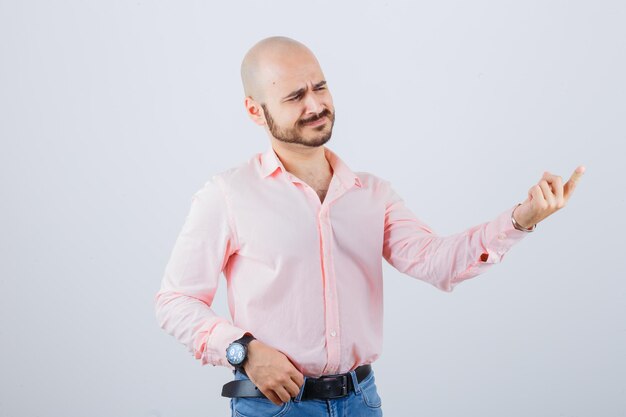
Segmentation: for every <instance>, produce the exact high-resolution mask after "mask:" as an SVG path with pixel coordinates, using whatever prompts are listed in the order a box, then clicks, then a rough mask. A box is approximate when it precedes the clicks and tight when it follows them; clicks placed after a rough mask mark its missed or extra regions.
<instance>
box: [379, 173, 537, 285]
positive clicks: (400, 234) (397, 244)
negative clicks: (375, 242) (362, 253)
mask: <svg viewBox="0 0 626 417" xmlns="http://www.w3.org/2000/svg"><path fill="white" fill-rule="evenodd" d="M385 195H386V210H385V229H384V242H383V257H384V258H385V259H386V260H387V262H389V263H390V264H391V265H392V266H393V267H394V268H396V269H397V270H398V271H400V272H403V273H406V274H408V275H410V276H412V277H414V278H417V279H420V280H423V281H426V282H428V283H430V284H432V285H434V286H435V287H437V288H439V289H441V290H443V291H448V292H449V291H452V290H453V289H454V287H455V286H456V285H457V284H458V283H460V282H461V281H464V280H466V279H468V278H473V277H475V276H476V275H478V274H480V273H482V272H485V271H486V270H487V269H488V268H490V267H491V266H492V265H493V264H495V263H499V262H500V261H501V260H502V259H503V258H504V255H505V254H506V253H507V251H508V250H509V249H510V248H511V247H512V246H513V245H514V244H515V243H517V242H519V241H520V240H521V239H523V238H524V237H525V236H526V235H527V234H528V232H523V231H521V230H517V229H515V228H514V227H513V224H512V222H511V214H512V212H513V209H514V208H515V206H513V207H511V208H509V209H507V210H505V211H504V212H503V213H501V214H500V215H498V216H497V217H496V218H495V219H494V220H492V221H490V222H486V223H482V224H480V225H477V226H474V227H471V228H469V229H467V230H465V231H464V232H461V233H457V234H454V235H451V236H445V237H444V236H438V235H437V234H436V233H434V232H433V231H432V230H431V228H430V227H428V225H426V224H425V223H424V222H422V221H421V220H419V219H418V218H417V217H416V216H415V214H413V212H412V211H411V210H409V209H408V208H407V207H406V206H405V204H404V201H403V200H402V199H401V198H400V196H398V194H397V193H396V192H395V191H394V190H393V188H392V187H391V185H390V184H389V182H387V181H385Z"/></svg>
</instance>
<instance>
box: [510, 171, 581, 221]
mask: <svg viewBox="0 0 626 417" xmlns="http://www.w3.org/2000/svg"><path fill="white" fill-rule="evenodd" d="M584 172H585V167H584V166H582V165H580V166H579V167H578V168H576V170H574V173H573V174H572V176H571V177H570V179H569V180H568V181H567V182H566V183H565V184H563V179H562V178H561V177H559V176H558V175H553V174H551V173H549V172H547V171H546V172H544V174H543V177H541V179H540V180H539V182H538V183H537V184H535V185H533V186H532V187H530V190H528V197H527V198H526V200H525V201H524V202H523V203H522V204H521V205H520V206H518V207H516V208H515V210H514V211H513V217H514V218H515V221H516V222H517V224H519V225H520V226H522V227H524V228H526V229H529V228H531V227H532V226H533V225H535V224H537V223H539V222H540V221H542V220H543V219H545V218H546V217H548V216H550V215H551V214H553V213H554V212H556V211H557V210H560V209H562V208H563V207H565V205H566V204H567V202H568V201H569V199H570V197H571V196H572V193H573V192H574V189H576V185H577V184H578V181H580V179H581V178H582V176H583V174H584Z"/></svg>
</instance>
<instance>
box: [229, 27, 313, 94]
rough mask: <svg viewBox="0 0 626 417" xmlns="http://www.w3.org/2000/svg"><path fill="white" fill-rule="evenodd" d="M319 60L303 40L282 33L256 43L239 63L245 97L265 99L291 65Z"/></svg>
mask: <svg viewBox="0 0 626 417" xmlns="http://www.w3.org/2000/svg"><path fill="white" fill-rule="evenodd" d="M307 64H308V65H316V66H317V67H318V68H319V63H318V62H317V59H316V58H315V55H313V52H311V50H310V49H309V48H307V47H306V46H305V45H303V44H302V43H300V42H298V41H296V40H293V39H291V38H287V37H284V36H273V37H270V38H266V39H263V40H261V41H259V42H258V43H256V44H255V45H254V46H253V47H252V48H250V50H249V51H248V52H247V53H246V55H245V57H244V58H243V61H242V63H241V81H242V82H243V89H244V92H245V95H246V96H247V97H252V98H254V99H255V100H258V101H261V102H262V101H264V96H265V92H266V90H267V88H268V87H269V86H270V85H272V84H275V83H276V82H277V80H279V79H280V78H281V77H284V76H287V75H289V74H290V73H291V72H293V70H294V67H297V66H299V65H300V66H301V65H307Z"/></svg>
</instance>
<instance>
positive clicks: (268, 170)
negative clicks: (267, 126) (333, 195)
mask: <svg viewBox="0 0 626 417" xmlns="http://www.w3.org/2000/svg"><path fill="white" fill-rule="evenodd" d="M324 154H325V155H326V160H327V161H328V163H329V164H330V166H331V167H332V168H333V175H336V176H337V177H338V178H339V181H341V183H342V184H343V186H344V187H346V188H349V187H351V186H352V185H356V186H357V187H361V181H360V180H359V177H358V176H357V175H356V174H355V173H354V172H352V170H351V169H350V168H349V167H348V165H346V163H345V162H343V160H341V158H339V156H338V155H337V154H336V153H334V152H333V151H331V150H330V149H328V148H327V147H326V146H324ZM278 169H280V170H281V171H282V172H286V171H287V170H286V169H285V167H284V166H283V163H282V162H281V161H280V159H279V158H278V156H277V155H276V152H275V151H274V149H273V148H272V147H271V146H270V148H269V149H268V150H267V151H266V152H265V153H263V154H262V155H261V175H262V176H263V178H267V177H269V176H270V175H272V174H274V172H276V170H278Z"/></svg>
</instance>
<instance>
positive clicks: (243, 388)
mask: <svg viewBox="0 0 626 417" xmlns="http://www.w3.org/2000/svg"><path fill="white" fill-rule="evenodd" d="M354 371H355V373H356V379H357V381H358V382H361V381H363V380H364V379H365V378H366V377H367V376H368V375H369V374H370V372H371V371H372V366H371V365H369V364H368V365H361V366H359V367H358V368H356V369H355V370H354ZM352 390H354V384H353V383H352V377H351V376H350V373H349V372H346V373H345V374H338V375H322V376H321V377H319V378H309V377H307V378H306V381H305V383H304V391H303V392H302V399H303V400H310V399H314V398H318V399H330V398H340V397H344V396H346V395H348V393H349V392H350V391H352ZM222 397H231V398H232V397H262V398H266V397H265V395H263V393H262V392H261V390H259V389H258V388H257V387H256V386H255V385H254V384H253V383H252V381H250V380H249V379H240V380H236V381H230V382H228V383H226V384H224V386H223V387H222Z"/></svg>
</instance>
